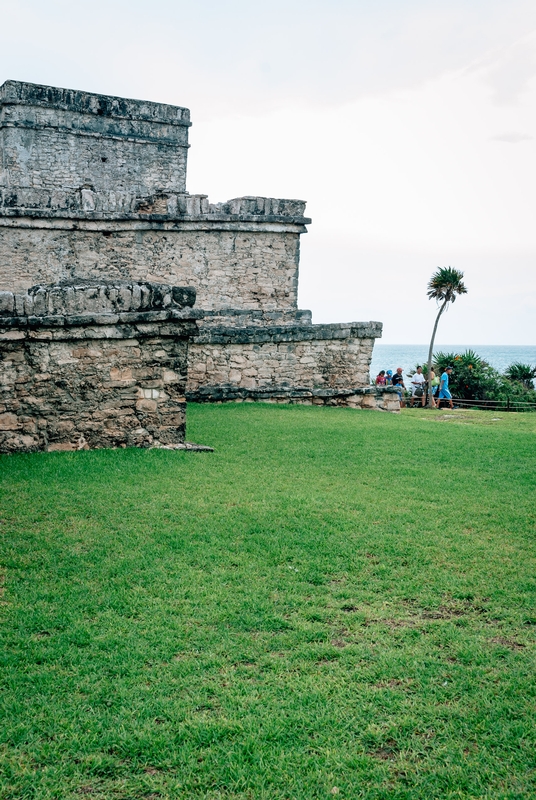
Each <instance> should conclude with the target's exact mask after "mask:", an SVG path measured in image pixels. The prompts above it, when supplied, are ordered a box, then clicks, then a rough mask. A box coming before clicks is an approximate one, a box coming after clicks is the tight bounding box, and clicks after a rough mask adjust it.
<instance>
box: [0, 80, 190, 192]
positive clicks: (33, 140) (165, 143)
mask: <svg viewBox="0 0 536 800" xmlns="http://www.w3.org/2000/svg"><path fill="white" fill-rule="evenodd" d="M189 126H190V114H189V111H188V109H185V108H179V107H177V106H168V105H163V104H161V103H148V102H143V101H137V100H127V99H124V98H119V97H109V96H103V95H95V94H91V93H90V92H80V91H74V90H71V89H60V88H57V87H52V86H39V85H37V84H31V83H23V82H19V81H7V82H6V83H4V84H3V86H1V87H0V151H1V152H2V159H1V160H0V186H3V187H7V188H9V187H20V188H22V187H27V188H36V189H43V188H50V189H80V188H84V187H85V188H87V189H92V190H96V191H106V190H117V189H119V190H121V189H128V190H130V191H134V192H137V193H139V194H141V195H144V194H151V193H152V192H154V191H161V190H169V191H175V192H184V191H185V189H186V160H187V148H188V127H189Z"/></svg>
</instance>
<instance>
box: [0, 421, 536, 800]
mask: <svg viewBox="0 0 536 800" xmlns="http://www.w3.org/2000/svg"><path fill="white" fill-rule="evenodd" d="M188 414H189V430H188V438H189V439H191V440H193V441H198V442H201V443H203V444H210V445H213V446H214V447H215V448H216V451H215V452H214V453H198V454H196V453H184V452H183V453H180V452H179V453H177V452H170V451H163V450H152V451H142V450H117V451H99V452H81V453H53V454H35V455H30V456H11V457H5V456H4V457H1V458H0V474H1V483H0V503H1V511H0V517H1V524H0V547H1V551H2V557H1V561H0V565H1V566H0V570H1V572H2V574H3V581H4V586H3V591H2V596H1V597H0V601H1V605H0V617H1V620H2V621H1V624H0V637H1V641H0V658H1V666H0V674H1V684H2V685H1V691H0V714H1V717H2V719H1V720H0V776H1V777H0V797H1V798H2V800H7V799H8V798H9V799H10V800H11V798H17V799H20V798H36V799H38V800H45V798H46V799H47V800H48V799H49V798H57V799H58V800H69V799H70V798H78V799H79V798H81V797H85V796H87V797H89V798H92V800H93V799H94V800H97V799H98V800H104V799H106V800H108V799H109V798H111V799H112V800H114V799H116V798H117V799H118V798H124V799H125V800H126V798H133V799H134V798H135V799H138V798H139V799H140V800H141V799H142V798H147V800H148V799H149V798H155V799H156V798H210V799H211V800H216V799H217V798H221V799H224V798H227V799H228V798H251V800H257V799H258V798H259V799H263V798H266V799H267V800H268V799H269V800H272V798H274V799H277V800H279V799H283V798H285V799H287V798H288V800H291V799H292V800H302V799H304V800H305V799H307V800H309V798H330V797H333V796H339V797H341V798H367V799H370V800H372V799H374V800H379V799H380V798H385V799H386V800H395V799H396V800H398V799H401V798H404V799H406V798H408V799H409V798H411V799H413V798H422V800H431V799H432V798H441V800H443V799H446V798H489V799H490V800H502V799H503V798H504V799H506V798H508V799H509V800H513V799H514V798H516V800H517V799H518V798H534V797H536V769H535V768H536V755H535V754H536V742H535V738H536V737H535V716H536V713H535V712H536V705H535V698H536V682H535V671H534V667H535V658H534V655H535V638H536V637H535V633H536V627H535V626H536V608H535V605H534V599H535V590H536V570H535V566H536V564H535V553H536V542H535V528H536V504H535V499H536V492H535V487H536V414H534V415H530V414H526V415H521V414H520V415H517V414H510V415H508V414H491V413H486V412H480V413H479V412H474V413H473V412H456V411H455V412H452V415H451V414H450V413H449V412H443V413H440V412H432V411H424V410H422V409H415V410H406V411H404V412H402V413H401V414H400V415H391V414H380V413H374V412H366V411H352V410H346V409H329V408H307V407H289V406H275V407H274V406H266V405H264V406H263V405H227V406H195V405H192V406H190V407H189V409H188ZM497 418H498V419H497Z"/></svg>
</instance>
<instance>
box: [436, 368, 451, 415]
mask: <svg viewBox="0 0 536 800" xmlns="http://www.w3.org/2000/svg"><path fill="white" fill-rule="evenodd" d="M451 372H452V367H447V368H446V370H445V372H444V373H443V374H442V376H441V381H440V383H439V400H438V406H437V407H438V408H440V406H441V401H442V400H448V401H449V403H450V407H451V408H454V405H453V403H452V395H451V393H450V391H449V377H450V373H451Z"/></svg>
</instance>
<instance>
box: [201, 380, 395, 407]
mask: <svg viewBox="0 0 536 800" xmlns="http://www.w3.org/2000/svg"><path fill="white" fill-rule="evenodd" d="M186 397H187V399H188V400H189V401H195V402H197V403H203V402H205V403H230V402H234V403H255V402H257V403H289V404H291V405H304V406H339V407H342V408H359V409H373V410H375V411H392V412H398V411H400V400H399V397H398V393H397V392H396V390H395V389H393V388H392V387H388V388H384V389H378V388H376V387H375V386H370V387H366V388H365V389H295V388H293V387H288V386H279V387H275V386H273V387H265V388H262V389H241V388H239V387H236V386H217V387H208V386H203V387H200V388H199V389H198V390H197V391H196V392H186Z"/></svg>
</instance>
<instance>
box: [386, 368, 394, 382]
mask: <svg viewBox="0 0 536 800" xmlns="http://www.w3.org/2000/svg"><path fill="white" fill-rule="evenodd" d="M385 385H386V386H392V385H393V370H392V369H388V370H387V372H386V373H385Z"/></svg>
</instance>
